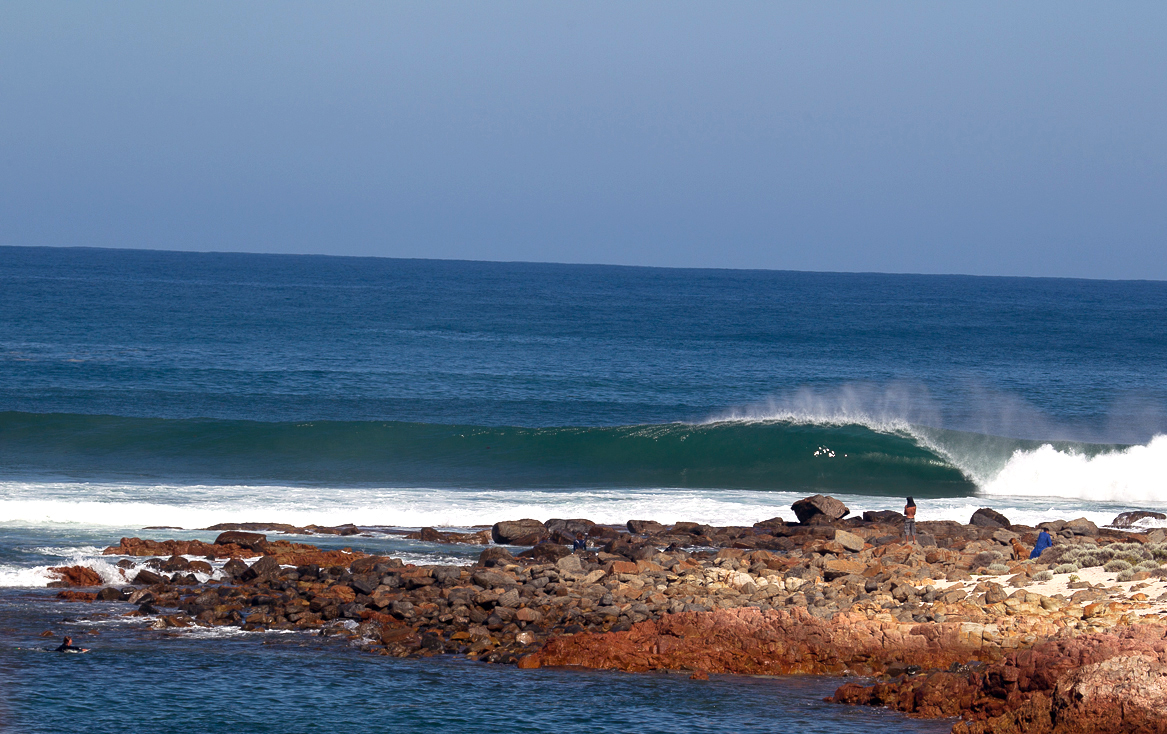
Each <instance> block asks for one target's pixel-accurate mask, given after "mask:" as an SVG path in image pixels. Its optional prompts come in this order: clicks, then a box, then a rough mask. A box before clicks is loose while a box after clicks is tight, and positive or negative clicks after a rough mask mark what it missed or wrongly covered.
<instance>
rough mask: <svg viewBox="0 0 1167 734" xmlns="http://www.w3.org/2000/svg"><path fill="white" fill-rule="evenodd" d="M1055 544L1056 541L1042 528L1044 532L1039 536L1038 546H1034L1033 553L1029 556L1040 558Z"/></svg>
mask: <svg viewBox="0 0 1167 734" xmlns="http://www.w3.org/2000/svg"><path fill="white" fill-rule="evenodd" d="M1053 544H1054V539H1053V538H1052V537H1050V534H1049V533H1048V532H1047V531H1046V530H1045V529H1044V528H1042V531H1041V532H1040V533H1038V534H1037V545H1035V546H1033V552H1032V553H1030V554H1029V557H1030V558H1040V557H1041V554H1042V553H1043V552H1044V551H1045V549H1046V548H1049V547H1050V546H1051V545H1053Z"/></svg>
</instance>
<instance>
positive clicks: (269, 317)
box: [0, 247, 1167, 732]
mask: <svg viewBox="0 0 1167 734" xmlns="http://www.w3.org/2000/svg"><path fill="white" fill-rule="evenodd" d="M1165 378H1167V283H1160V282H1142V281H1125V282H1114V281H1086V280H1061V279H1021V278H982V277H963V276H917V275H876V274H831V273H790V272H769V271H722V270H669V269H652V268H626V267H605V266H578V265H543V264H520V263H515V264H504V263H473V262H446V261H423V260H391V259H372V258H334V257H318V256H279V255H237V254H195V253H173V252H152V251H123V250H98V249H40V248H15V247H0V658H2V664H0V684H2V686H0V691H2V692H0V728H5V729H7V730H11V731H30V732H31V731H36V732H65V731H76V730H79V729H80V728H84V729H85V730H87V731H143V730H150V731H159V732H166V731H180V730H181V731H183V732H199V731H208V732H210V731H240V732H249V731H256V732H261V731H272V732H276V731H279V732H292V731H323V730H325V729H328V730H337V729H339V730H345V731H360V730H368V731H413V730H426V731H430V730H432V731H451V732H453V731H482V730H487V729H490V730H512V731H552V730H554V731H583V730H587V731H594V732H609V731H611V732H616V731H644V732H649V731H662V732H664V731H808V732H809V731H821V732H844V731H856V730H861V729H862V730H868V731H945V730H947V728H948V726H949V724H947V723H943V722H914V721H909V720H906V719H903V718H901V717H897V716H893V715H891V714H886V713H881V712H873V711H856V710H854V709H847V708H844V707H832V706H828V705H826V704H823V703H821V701H820V700H819V699H821V697H822V696H824V695H828V694H829V693H830V692H831V691H833V689H834V687H835V686H836V685H837V681H814V680H806V679H797V680H763V679H737V678H724V679H714V680H712V681H709V682H708V683H705V682H702V683H698V682H693V681H689V680H687V679H685V678H684V677H680V676H627V675H618V674H609V673H579V672H564V671H536V672H533V673H532V672H526V671H517V670H513V669H509V668H506V669H504V668H498V667H493V666H487V665H472V664H468V663H465V662H462V661H456V660H444V661H437V662H435V661H423V662H408V661H406V662H403V661H395V660H386V659H383V658H374V657H372V656H367V655H361V654H359V653H357V652H355V651H352V650H349V649H347V648H344V647H343V646H339V645H337V644H335V643H330V642H324V641H322V640H319V639H317V638H308V637H306V636H302V635H276V634H235V635H221V636H216V637H210V638H203V637H201V636H200V635H202V634H204V633H189V632H188V633H181V634H178V635H177V636H171V635H173V634H174V633H173V632H171V633H169V634H163V633H162V632H156V631H152V630H143V629H141V628H140V622H137V623H136V624H129V623H122V622H121V621H119V618H116V616H115V617H108V618H96V617H94V614H96V613H99V612H100V610H99V609H98V608H97V607H92V606H88V605H80V606H78V605H70V604H64V603H58V602H55V601H52V592H51V591H48V590H45V589H44V588H43V587H44V586H45V584H46V583H47V582H48V580H49V579H48V576H47V575H46V573H45V569H46V568H47V567H48V566H51V565H61V564H64V563H74V562H80V563H84V564H86V565H91V566H93V567H94V568H96V569H97V570H98V571H99V572H102V573H103V574H105V575H107V577H108V578H109V579H110V580H113V579H114V578H115V577H114V575H113V574H114V570H113V567H112V566H111V565H110V564H109V563H108V562H107V561H108V560H110V559H105V560H103V559H101V558H100V557H99V554H100V549H101V548H103V547H104V546H106V545H108V544H111V543H116V541H117V539H118V538H119V537H121V536H123V535H129V534H135V535H142V536H146V537H171V536H179V537H211V536H213V533H200V532H198V531H197V529H198V528H203V527H206V526H208V525H211V524H214V523H220V522H231V521H240V522H243V521H264V522H288V523H293V524H308V523H317V524H339V523H346V522H352V523H356V524H358V525H365V526H395V527H419V526H423V525H445V526H453V527H468V526H471V525H478V524H488V523H493V522H495V521H498V520H503V519H517V518H521V517H534V518H538V519H541V520H544V519H547V518H550V517H587V518H590V519H592V520H595V521H598V522H608V523H623V522H625V521H626V520H628V519H631V518H642V519H656V520H660V521H662V522H670V521H677V520H695V521H700V522H708V523H715V524H727V523H735V524H739V523H746V524H748V523H753V522H757V521H759V520H763V519H766V518H769V517H774V516H776V515H781V516H784V517H787V518H792V517H793V514H792V512H791V511H790V504H791V502H793V501H794V500H795V499H798V498H800V497H802V496H805V495H807V494H810V493H814V492H829V493H831V494H834V495H836V496H838V497H840V498H841V499H843V500H844V501H845V502H846V503H847V505H848V506H849V507H850V508H851V510H852V512H856V513H858V512H862V511H863V510H867V509H894V508H897V507H899V506H901V505H902V504H903V497H904V496H905V495H909V494H910V495H913V496H914V497H916V499H917V502H918V503H919V506H920V509H919V518H920V519H922V520H931V519H952V520H960V521H962V522H967V521H968V518H969V516H970V515H971V514H972V512H973V511H974V510H975V509H976V508H977V507H982V506H992V507H994V508H996V509H998V510H999V511H1001V512H1003V513H1004V514H1006V515H1007V516H1009V517H1010V518H1011V519H1013V520H1014V521H1015V522H1025V523H1028V524H1034V523H1036V522H1040V521H1041V520H1043V519H1052V518H1059V517H1061V518H1067V519H1068V518H1072V517H1080V516H1085V517H1088V518H1090V519H1092V520H1094V521H1095V522H1099V523H1100V524H1102V523H1105V522H1109V521H1110V520H1111V519H1112V518H1113V517H1114V515H1115V514H1117V513H1118V512H1120V511H1123V510H1126V509H1132V508H1148V509H1164V508H1167V437H1164V436H1163V434H1165V433H1167V379H1165ZM148 525H153V526H177V527H181V528H185V529H186V530H184V531H171V530H158V531H143V530H141V528H143V527H145V526H148ZM344 544H345V545H349V546H352V547H357V548H367V549H370V550H373V549H379V550H382V551H385V550H389V551H392V552H393V553H395V554H397V555H403V556H404V557H406V558H408V559H412V560H415V561H427V560H429V561H430V562H433V561H434V560H435V559H438V558H441V559H443V560H444V561H445V562H450V561H451V560H455V561H457V560H462V561H463V562H470V561H471V559H472V558H473V557H474V555H475V554H474V553H473V549H469V550H465V549H463V550H458V549H451V548H449V547H439V546H429V545H427V544H422V543H411V542H409V541H402V540H393V539H386V538H383V537H376V536H371V537H354V538H345V539H344ZM451 554H453V556H454V557H453V558H451ZM44 630H49V631H52V632H54V633H60V632H62V631H64V630H73V631H75V632H77V633H78V635H75V636H80V637H81V638H83V640H84V643H85V644H86V645H88V646H90V647H93V648H94V652H93V653H91V654H89V655H83V656H59V655H49V654H47V653H43V652H41V651H39V649H38V648H43V647H45V646H46V645H48V644H49V642H48V641H47V640H42V639H41V638H38V637H36V635H37V634H38V633H39V632H41V631H44ZM61 658H65V659H61ZM135 717H136V718H135Z"/></svg>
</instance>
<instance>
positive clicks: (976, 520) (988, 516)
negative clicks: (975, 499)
mask: <svg viewBox="0 0 1167 734" xmlns="http://www.w3.org/2000/svg"><path fill="white" fill-rule="evenodd" d="M968 524H969V525H976V526H977V527H978V528H1005V529H1008V528H1009V526H1010V525H1012V524H1013V523H1011V522H1009V518H1007V517H1005V516H1004V515H1002V514H1001V513H999V512H997V511H996V510H994V509H993V508H991V507H982V508H981V509H979V510H977V511H976V512H974V513H973V516H972V519H970V520H969V521H968Z"/></svg>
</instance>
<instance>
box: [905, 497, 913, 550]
mask: <svg viewBox="0 0 1167 734" xmlns="http://www.w3.org/2000/svg"><path fill="white" fill-rule="evenodd" d="M904 518H905V519H904V540H911V541H912V542H913V543H915V542H916V501H915V500H914V499H912V498H911V497H909V498H908V502H907V504H906V505H904Z"/></svg>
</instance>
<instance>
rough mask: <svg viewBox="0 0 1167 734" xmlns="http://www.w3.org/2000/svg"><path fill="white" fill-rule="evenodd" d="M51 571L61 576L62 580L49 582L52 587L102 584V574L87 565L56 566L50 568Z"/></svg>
mask: <svg viewBox="0 0 1167 734" xmlns="http://www.w3.org/2000/svg"><path fill="white" fill-rule="evenodd" d="M49 573H51V574H54V575H55V576H57V577H59V578H60V581H53V582H51V583H49V587H50V588H60V587H62V586H101V584H102V581H101V576H100V575H99V574H98V573H97V572H96V571H94V570H93V569H92V568H86V567H85V566H56V567H54V568H50V569H49Z"/></svg>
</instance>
